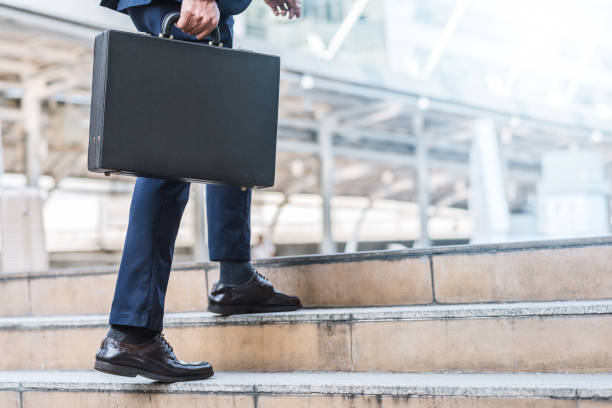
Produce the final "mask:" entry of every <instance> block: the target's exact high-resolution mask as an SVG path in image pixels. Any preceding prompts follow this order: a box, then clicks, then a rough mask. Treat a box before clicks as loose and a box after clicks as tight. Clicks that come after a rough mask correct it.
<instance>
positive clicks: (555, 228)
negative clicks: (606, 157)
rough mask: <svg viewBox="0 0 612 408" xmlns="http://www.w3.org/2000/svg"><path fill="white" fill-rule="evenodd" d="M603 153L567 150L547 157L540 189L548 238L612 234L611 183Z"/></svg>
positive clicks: (541, 225) (543, 225)
mask: <svg viewBox="0 0 612 408" xmlns="http://www.w3.org/2000/svg"><path fill="white" fill-rule="evenodd" d="M604 172H605V167H604V161H603V157H602V155H601V153H599V152H597V151H593V150H565V151H554V152H549V153H546V154H544V156H543V158H542V181H541V182H540V183H539V185H538V220H539V228H540V232H541V233H542V234H543V235H544V236H547V237H568V238H569V237H580V236H598V235H607V234H609V233H610V221H609V220H610V214H609V207H608V194H609V182H608V181H606V180H605V179H604Z"/></svg>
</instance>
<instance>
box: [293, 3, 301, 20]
mask: <svg viewBox="0 0 612 408" xmlns="http://www.w3.org/2000/svg"><path fill="white" fill-rule="evenodd" d="M293 9H294V12H295V16H296V18H300V17H302V2H301V1H296V2H295V7H293Z"/></svg>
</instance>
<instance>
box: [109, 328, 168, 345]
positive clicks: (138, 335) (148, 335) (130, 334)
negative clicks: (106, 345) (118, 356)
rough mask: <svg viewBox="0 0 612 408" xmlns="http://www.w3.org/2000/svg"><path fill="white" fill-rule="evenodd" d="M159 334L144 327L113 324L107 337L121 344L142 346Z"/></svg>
mask: <svg viewBox="0 0 612 408" xmlns="http://www.w3.org/2000/svg"><path fill="white" fill-rule="evenodd" d="M157 333H159V332H158V331H155V330H151V329H146V328H144V327H135V326H123V325H119V324H113V325H111V328H110V330H109V331H108V334H107V335H106V336H107V337H110V338H111V339H114V340H117V341H118V342H121V343H127V344H141V343H144V342H145V341H147V340H150V339H152V338H153V337H155V335H156V334H157Z"/></svg>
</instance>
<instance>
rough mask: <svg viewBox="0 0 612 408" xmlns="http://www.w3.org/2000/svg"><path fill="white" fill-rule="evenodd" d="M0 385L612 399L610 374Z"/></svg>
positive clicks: (22, 374) (67, 377) (238, 377)
mask: <svg viewBox="0 0 612 408" xmlns="http://www.w3.org/2000/svg"><path fill="white" fill-rule="evenodd" d="M0 390H4V391H19V392H28V391H47V392H50V391H70V392H92V391H93V392H100V391H103V392H144V393H221V394H234V393H245V394H285V395H300V394H306V395H311V394H320V395H330V394H332V395H333V394H346V395H380V396H383V395H384V396H410V397H424V396H437V397H440V396H446V397H449V396H450V397H496V398H563V399H576V398H589V399H591V398H598V399H609V398H612V374H543V373H535V374H455V373H444V374H429V373H419V374H407V373H346V372H318V373H313V372H291V373H256V372H252V373H237V372H218V373H216V374H215V376H214V377H213V378H212V379H210V380H206V381H193V382H185V383H175V384H154V383H151V382H150V381H149V380H147V379H143V378H140V377H137V378H123V377H115V376H109V375H105V374H102V373H98V372H94V371H72V372H67V371H3V372H0Z"/></svg>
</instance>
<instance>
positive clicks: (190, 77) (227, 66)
mask: <svg viewBox="0 0 612 408" xmlns="http://www.w3.org/2000/svg"><path fill="white" fill-rule="evenodd" d="M177 19H178V13H171V14H169V15H168V16H167V17H166V19H165V20H164V24H163V25H162V33H161V34H160V37H154V36H150V35H144V34H134V33H126V32H121V31H112V30H111V31H106V32H104V33H102V34H100V35H99V36H97V37H96V40H95V48H94V73H93V89H92V102H91V121H90V139H89V154H88V168H89V170H90V171H94V172H103V173H105V174H107V175H110V174H112V173H120V174H128V175H136V176H143V177H157V178H167V179H178V180H186V181H198V182H206V183H222V184H229V185H235V186H242V187H269V186H272V185H273V184H274V167H275V158H276V132H277V121H278V83H279V75H280V58H279V57H277V56H271V55H264V54H258V53H254V52H249V51H243V50H234V49H228V48H222V47H221V46H220V45H221V44H220V42H219V41H220V40H219V31H218V29H216V30H215V32H214V35H213V38H214V40H213V41H211V42H210V43H208V44H204V43H195V42H185V41H177V40H174V39H172V38H171V36H169V32H170V27H171V25H172V24H174V23H175V22H176V21H177Z"/></svg>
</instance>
